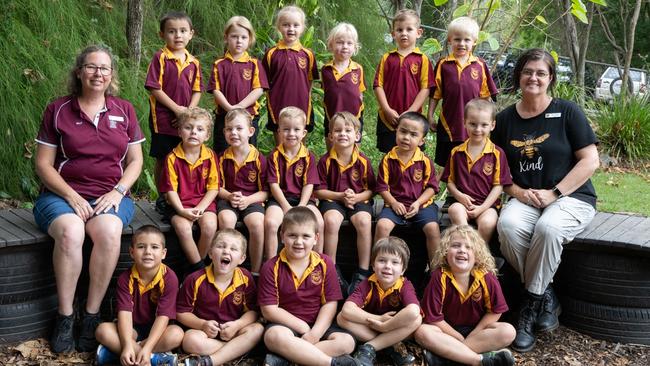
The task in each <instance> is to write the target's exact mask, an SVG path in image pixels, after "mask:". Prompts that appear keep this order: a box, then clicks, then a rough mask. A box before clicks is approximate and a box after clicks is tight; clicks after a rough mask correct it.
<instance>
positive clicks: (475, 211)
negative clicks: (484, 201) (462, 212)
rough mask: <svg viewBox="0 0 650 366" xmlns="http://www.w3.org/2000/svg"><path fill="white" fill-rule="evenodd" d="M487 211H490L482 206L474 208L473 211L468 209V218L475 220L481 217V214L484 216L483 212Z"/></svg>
mask: <svg viewBox="0 0 650 366" xmlns="http://www.w3.org/2000/svg"><path fill="white" fill-rule="evenodd" d="M487 209H488V208H487V207H485V206H483V205H480V206H472V208H471V209H468V210H467V216H468V217H469V218H470V219H475V218H477V217H479V216H481V214H482V213H483V212H485V210H487Z"/></svg>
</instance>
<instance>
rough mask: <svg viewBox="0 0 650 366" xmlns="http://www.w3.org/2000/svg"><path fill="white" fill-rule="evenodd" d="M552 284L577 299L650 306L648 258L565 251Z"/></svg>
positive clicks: (611, 304) (649, 258) (621, 304)
mask: <svg viewBox="0 0 650 366" xmlns="http://www.w3.org/2000/svg"><path fill="white" fill-rule="evenodd" d="M555 283H556V287H557V288H558V290H559V292H560V293H561V294H567V295H570V296H571V297H572V298H574V299H577V300H582V301H586V302H591V303H595V304H603V305H609V306H622V307H633V308H650V257H642V256H630V255H621V254H614V253H605V252H582V251H570V250H567V251H565V252H564V254H563V258H562V265H561V266H560V270H559V271H558V274H557V276H556V282H555Z"/></svg>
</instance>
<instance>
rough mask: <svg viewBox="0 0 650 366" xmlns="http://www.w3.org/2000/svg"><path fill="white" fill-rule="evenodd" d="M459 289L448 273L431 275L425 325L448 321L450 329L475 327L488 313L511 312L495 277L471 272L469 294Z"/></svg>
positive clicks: (424, 307) (424, 305) (439, 271)
mask: <svg viewBox="0 0 650 366" xmlns="http://www.w3.org/2000/svg"><path fill="white" fill-rule="evenodd" d="M458 287H459V286H458V284H457V283H456V280H455V279H454V275H453V273H451V272H450V271H448V270H443V269H441V268H437V269H436V270H435V271H434V272H433V273H432V274H431V280H430V281H429V284H428V285H427V288H426V289H425V290H424V296H423V297H422V302H421V304H422V311H423V312H424V322H425V323H427V324H431V323H436V322H439V321H442V320H445V321H446V322H447V323H449V324H450V325H451V326H470V327H474V326H476V324H478V323H479V321H481V318H483V316H484V315H485V314H486V313H494V314H503V313H505V312H506V311H508V304H506V300H505V298H504V297H503V293H502V292H501V285H500V284H499V280H498V279H497V278H496V276H495V275H493V274H492V273H485V272H482V271H479V270H472V273H471V276H470V286H469V289H468V291H467V293H466V294H463V293H461V291H460V290H459V289H458Z"/></svg>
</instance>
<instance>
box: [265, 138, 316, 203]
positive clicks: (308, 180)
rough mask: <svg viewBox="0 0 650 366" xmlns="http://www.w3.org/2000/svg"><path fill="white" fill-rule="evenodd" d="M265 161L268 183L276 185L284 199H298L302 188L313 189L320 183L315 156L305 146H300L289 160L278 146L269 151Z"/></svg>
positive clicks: (280, 146)
mask: <svg viewBox="0 0 650 366" xmlns="http://www.w3.org/2000/svg"><path fill="white" fill-rule="evenodd" d="M267 161H268V168H267V171H266V172H267V174H266V176H267V179H268V183H269V184H271V183H278V184H279V185H280V188H281V189H282V192H284V195H285V197H294V198H295V197H300V193H301V192H302V189H303V187H304V186H306V185H308V184H313V185H314V187H315V186H317V185H318V184H319V183H320V181H319V179H318V170H317V169H316V165H317V161H316V156H315V155H314V154H313V153H312V152H311V151H309V150H308V149H307V147H306V146H305V145H301V146H300V150H299V151H298V154H296V156H295V157H294V158H293V159H289V158H288V157H287V155H286V154H285V152H284V148H283V147H282V145H279V146H277V147H276V148H275V149H273V151H271V154H270V155H269V157H268V159H267Z"/></svg>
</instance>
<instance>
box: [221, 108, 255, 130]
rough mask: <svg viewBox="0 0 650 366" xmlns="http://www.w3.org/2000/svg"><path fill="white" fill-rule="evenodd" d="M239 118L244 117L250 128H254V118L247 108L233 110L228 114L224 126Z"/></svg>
mask: <svg viewBox="0 0 650 366" xmlns="http://www.w3.org/2000/svg"><path fill="white" fill-rule="evenodd" d="M238 117H243V118H245V119H246V121H247V122H248V127H252V126H253V116H251V114H250V113H248V111H247V110H246V109H245V108H235V109H231V110H230V111H229V112H228V113H226V117H225V118H224V126H225V124H226V123H228V122H232V121H233V120H235V119H236V118H238Z"/></svg>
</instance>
